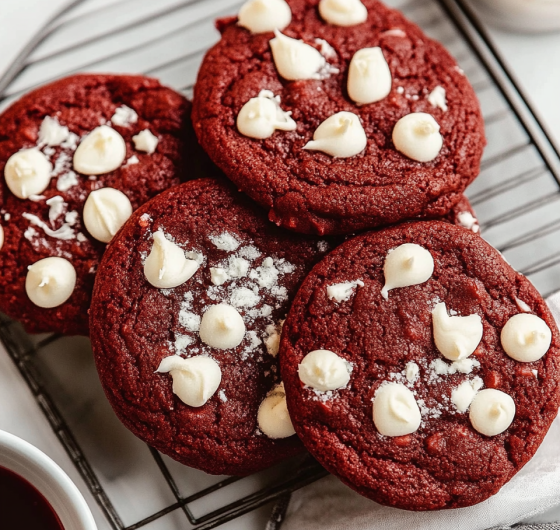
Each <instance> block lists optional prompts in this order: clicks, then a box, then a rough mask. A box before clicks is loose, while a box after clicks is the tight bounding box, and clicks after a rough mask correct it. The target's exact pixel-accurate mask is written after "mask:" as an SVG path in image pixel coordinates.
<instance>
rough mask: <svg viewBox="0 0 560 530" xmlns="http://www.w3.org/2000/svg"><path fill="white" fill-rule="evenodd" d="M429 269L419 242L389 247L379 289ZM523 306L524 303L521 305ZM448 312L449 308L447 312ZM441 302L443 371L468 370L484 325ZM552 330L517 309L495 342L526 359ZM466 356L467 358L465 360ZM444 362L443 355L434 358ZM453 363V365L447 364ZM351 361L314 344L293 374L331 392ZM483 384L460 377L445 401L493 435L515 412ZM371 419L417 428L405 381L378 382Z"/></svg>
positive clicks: (418, 278)
mask: <svg viewBox="0 0 560 530" xmlns="http://www.w3.org/2000/svg"><path fill="white" fill-rule="evenodd" d="M433 271H434V260H433V257H432V255H431V253H430V252H429V251H428V250H426V249H425V248H423V247H421V246H420V245H416V244H413V243H406V244H404V245H401V246H399V247H397V248H395V249H393V250H391V251H389V253H388V255H387V257H386V259H385V264H384V267H383V272H384V275H385V285H384V287H383V288H382V290H381V295H382V296H383V298H385V300H388V299H389V291H391V290H393V289H398V288H405V287H409V286H412V285H419V284H422V283H425V282H426V281H428V280H429V279H430V278H431V276H432V274H433ZM358 287H364V282H363V281H361V280H356V281H355V282H344V283H340V284H335V285H330V286H328V287H327V296H328V297H329V298H330V299H331V300H335V301H336V302H337V303H341V302H344V301H348V300H349V299H350V297H351V296H352V293H353V291H354V289H357V288H358ZM527 310H529V311H530V309H529V308H528V306H527ZM449 313H451V314H449ZM449 313H448V308H447V307H446V304H445V303H444V302H440V303H437V304H436V305H435V307H434V309H433V311H432V325H433V338H434V343H435V345H436V348H437V350H438V351H439V352H440V353H441V355H442V356H443V357H444V358H445V359H448V360H450V361H452V362H453V364H452V365H451V366H450V367H448V373H455V371H460V372H463V373H470V370H471V369H472V367H473V366H479V363H478V361H476V360H474V359H473V360H471V359H470V356H471V355H472V354H473V353H474V352H475V350H476V349H477V347H478V345H479V344H480V342H481V340H482V338H483V334H484V327H483V323H482V319H481V317H480V316H479V315H477V314H472V315H466V316H459V315H457V313H456V312H455V311H453V310H449ZM551 340H552V333H551V330H550V328H549V327H548V326H547V324H546V323H545V322H544V320H542V319H541V318H539V317H538V316H536V315H533V314H530V313H520V314H517V315H514V316H513V317H511V318H510V319H509V320H508V321H507V323H506V324H505V326H504V327H503V329H502V332H501V345H502V348H503V349H504V351H505V353H506V354H507V355H508V356H509V357H511V358H512V359H514V360H516V361H519V362H523V363H531V362H535V361H538V360H539V359H541V358H542V357H543V356H544V355H545V354H546V352H547V351H548V350H549V348H550V344H551ZM469 361H470V362H469ZM440 362H441V363H442V364H444V365H445V362H444V361H440ZM451 367H453V371H451V370H450V368H451ZM351 371H352V366H351V365H350V363H348V362H347V361H345V360H344V359H343V358H342V357H340V356H339V355H337V354H336V353H335V352H332V351H329V350H315V351H312V352H310V353H308V354H307V355H306V356H305V357H304V358H303V360H302V362H301V364H300V365H299V368H298V373H299V378H300V380H301V381H302V383H303V384H304V385H306V386H307V387H309V388H310V389H312V390H313V391H315V393H325V392H330V395H329V397H332V392H333V391H335V390H341V389H344V388H346V387H347V385H348V383H349V381H350V379H351ZM418 375H419V368H418V366H417V365H416V363H413V362H412V363H408V364H407V368H406V378H407V380H408V381H409V382H410V383H413V382H415V381H416V380H417V378H418ZM482 387H483V382H482V379H481V378H479V377H475V378H473V379H472V380H466V381H464V382H463V383H461V384H460V385H459V386H458V387H457V388H455V389H454V390H453V392H452V395H451V401H452V402H453V404H454V405H455V407H456V408H457V410H458V412H459V413H466V412H467V411H469V419H470V422H471V424H472V426H473V427H474V429H476V430H477V431H478V432H480V433H481V434H484V435H486V436H495V435H497V434H500V433H502V432H504V431H505V430H506V429H507V428H508V427H509V426H510V425H511V423H512V421H513V419H514V417H515V403H514V401H513V399H512V398H511V396H509V395H508V394H506V393H505V392H502V391H500V390H496V389H493V388H488V389H484V390H481V389H482ZM373 422H374V424H375V427H376V428H377V430H378V432H379V433H380V434H382V435H384V436H404V435H407V434H411V433H413V432H415V431H417V430H418V428H419V427H420V425H421V422H422V413H421V407H420V406H419V402H418V401H417V400H416V398H415V396H414V393H413V391H412V390H411V389H410V388H408V387H407V386H406V385H405V384H403V383H400V382H395V381H385V382H383V383H382V384H381V385H380V386H379V388H378V389H377V391H376V393H375V397H374V400H373Z"/></svg>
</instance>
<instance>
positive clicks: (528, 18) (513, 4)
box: [472, 0, 560, 33]
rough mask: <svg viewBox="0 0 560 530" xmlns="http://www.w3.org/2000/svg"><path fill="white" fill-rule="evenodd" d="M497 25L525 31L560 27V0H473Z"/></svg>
mask: <svg viewBox="0 0 560 530" xmlns="http://www.w3.org/2000/svg"><path fill="white" fill-rule="evenodd" d="M472 2H473V3H474V4H475V5H476V6H478V7H479V8H480V11H481V13H482V14H483V15H484V17H485V18H486V19H487V20H489V21H490V22H491V23H493V24H494V25H496V26H500V27H503V28H506V29H510V30H513V31H521V32H524V33H542V32H548V31H555V30H559V29H560V0H472Z"/></svg>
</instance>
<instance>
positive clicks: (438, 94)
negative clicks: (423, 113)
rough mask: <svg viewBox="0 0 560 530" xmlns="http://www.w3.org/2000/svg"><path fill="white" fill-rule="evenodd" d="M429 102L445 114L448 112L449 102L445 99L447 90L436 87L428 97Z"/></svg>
mask: <svg viewBox="0 0 560 530" xmlns="http://www.w3.org/2000/svg"><path fill="white" fill-rule="evenodd" d="M428 101H429V103H430V105H431V106H432V107H434V108H439V109H441V110H443V112H447V100H446V99H445V88H443V87H442V86H437V87H435V88H434V89H433V90H432V91H431V92H430V94H429V95H428Z"/></svg>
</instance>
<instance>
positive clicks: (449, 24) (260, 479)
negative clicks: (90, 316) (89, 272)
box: [0, 0, 560, 530]
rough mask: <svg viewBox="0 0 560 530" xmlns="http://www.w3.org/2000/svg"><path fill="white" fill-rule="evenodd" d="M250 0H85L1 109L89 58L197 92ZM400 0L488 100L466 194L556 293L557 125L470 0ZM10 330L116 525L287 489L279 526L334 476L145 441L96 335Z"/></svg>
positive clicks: (67, 12)
mask: <svg viewBox="0 0 560 530" xmlns="http://www.w3.org/2000/svg"><path fill="white" fill-rule="evenodd" d="M241 3H242V2H240V1H239V0H158V2H153V1H152V0H74V1H72V2H70V3H69V4H68V5H67V7H66V8H64V9H63V10H62V11H60V12H59V13H58V14H57V15H56V16H55V17H53V18H52V19H51V20H50V21H49V22H48V23H47V24H46V25H45V26H44V27H43V29H42V30H41V31H39V32H38V33H37V34H36V35H35V37H34V38H33V39H32V40H31V42H30V43H29V45H28V46H27V47H26V48H25V49H24V50H23V51H22V53H21V54H20V55H19V56H18V57H17V59H16V60H15V61H14V63H13V64H12V66H11V67H10V68H9V69H8V70H7V72H6V73H5V75H4V76H3V77H2V78H1V79H0V109H2V108H5V107H6V106H8V105H9V104H10V103H11V102H12V101H14V100H15V99H17V98H18V97H20V96H21V95H22V94H24V93H26V92H27V91H29V90H31V89H32V88H35V87H37V86H39V85H42V84H44V83H46V82H49V81H52V80H55V79H57V78H60V77H63V76H65V75H69V74H72V73H77V72H82V71H89V72H107V71H112V72H124V73H138V72H140V73H143V74H145V75H151V76H155V77H159V78H160V79H161V80H162V82H163V83H164V84H167V85H169V86H172V87H174V88H176V89H177V90H179V91H181V92H183V93H184V94H185V95H187V96H191V95H192V88H193V85H194V82H195V79H196V74H197V71H198V67H199V65H200V62H201V60H202V57H203V55H204V53H205V52H206V50H207V49H208V48H209V47H210V46H211V45H212V44H213V43H214V42H216V41H217V40H218V38H219V35H218V33H217V31H216V30H215V29H214V27H213V21H214V19H216V18H219V17H222V16H227V15H232V14H235V13H236V12H237V11H238V9H239V6H240V5H241ZM387 3H388V4H389V5H391V6H393V7H396V8H398V9H400V10H401V11H403V13H404V14H405V15H406V16H407V17H408V18H409V19H411V20H412V21H414V22H416V23H417V24H419V25H420V27H422V29H423V30H424V31H425V32H426V33H427V34H428V35H429V36H430V37H433V38H436V39H437V40H439V41H440V42H442V43H443V44H444V45H445V46H446V47H447V48H448V49H449V50H450V51H451V53H452V54H453V55H454V56H455V57H456V59H457V61H458V63H459V64H460V65H461V68H462V69H463V71H464V73H465V75H466V76H468V78H469V79H470V81H471V83H472V84H473V86H474V88H475V91H476V93H477V95H478V97H479V99H480V102H481V106H482V110H483V114H484V118H485V123H486V130H487V137H488V146H487V148H486V151H485V155H484V158H483V162H482V167H481V174H480V176H479V178H478V179H477V180H476V181H475V182H474V183H473V184H472V185H471V186H470V188H469V189H468V190H467V195H468V196H469V198H470V200H471V203H472V205H473V206H474V208H475V209H476V212H477V215H478V219H479V221H480V225H481V230H482V234H483V237H484V238H485V239H486V240H488V241H489V242H490V243H491V244H492V245H494V246H495V247H496V248H497V249H498V250H500V252H502V253H503V254H504V256H505V258H506V259H507V260H508V261H509V262H510V263H511V264H512V265H513V266H514V267H515V268H516V269H517V270H519V271H520V272H522V273H523V274H525V275H527V276H528V277H529V278H530V279H531V281H532V282H533V283H534V284H535V285H536V287H537V288H538V289H539V290H540V291H541V293H542V294H543V295H544V296H547V295H548V294H551V293H553V292H555V291H557V290H558V289H560V234H559V232H560V207H559V205H560V159H559V156H558V151H557V150H556V149H555V146H554V144H553V142H552V141H551V139H550V135H549V134H548V133H547V132H546V131H545V130H544V128H543V127H542V125H541V124H540V123H539V120H538V118H537V117H536V115H535V113H534V112H533V111H532V109H531V107H530V105H529V104H528V102H527V98H526V97H524V95H523V94H522V92H521V91H520V90H519V88H518V86H517V84H516V83H515V80H514V79H513V77H512V75H511V74H510V73H509V72H508V70H507V68H506V67H505V65H504V62H503V60H502V59H501V58H500V56H499V54H498V53H497V51H496V50H495V48H494V47H493V45H492V43H491V41H490V39H489V38H488V36H487V34H486V32H485V29H484V26H483V24H481V22H480V20H479V19H478V18H477V16H476V14H475V13H474V12H473V11H472V9H471V8H470V6H469V4H468V3H466V2H465V1H464V0H390V1H388V2H387ZM0 340H2V342H3V344H4V346H5V347H6V349H7V351H8V353H9V355H10V357H11V358H12V360H13V361H14V363H15V364H16V366H17V368H18V370H19V372H20V373H21V375H22V376H23V378H24V380H25V382H26V383H27V385H28V386H29V388H30V390H31V392H32V393H33V395H34V397H35V398H36V401H37V403H38V405H39V407H40V408H41V410H42V411H43V413H44V415H45V416H46V418H47V420H48V422H49V424H50V426H51V427H52V429H53V431H54V432H55V434H56V436H57V437H58V439H59V441H60V443H61V444H62V445H63V447H64V449H65V450H66V452H67V453H68V455H69V456H70V458H71V459H72V461H73V463H74V464H75V466H76V468H77V469H78V471H79V473H80V474H81V476H82V477H83V479H84V481H85V483H86V485H87V487H88V488H89V490H90V491H91V493H92V495H93V496H94V498H95V500H96V501H97V503H98V505H99V507H100V508H101V510H102V512H103V514H104V515H105V517H106V519H107V522H108V524H109V527H110V528H113V529H115V530H133V529H138V528H144V527H145V528H155V527H154V526H152V523H154V522H157V521H164V520H165V521H167V523H166V525H165V527H166V528H181V529H182V528H196V529H199V530H203V529H204V530H207V529H210V528H214V527H216V526H218V525H221V524H224V523H225V522H227V521H231V520H232V519H235V518H237V517H239V516H241V515H243V514H246V513H247V512H250V511H253V510H255V509H257V508H258V507H261V506H263V505H265V504H268V503H270V502H272V501H275V502H276V504H275V506H274V508H273V513H272V517H271V519H270V521H269V524H268V526H267V530H277V529H278V528H279V527H280V525H281V522H282V519H283V516H284V514H285V511H286V507H287V504H288V500H289V498H290V494H291V493H292V492H293V491H295V490H296V489H298V488H301V487H303V486H305V485H307V484H309V483H311V482H313V481H315V480H317V479H319V478H321V477H323V476H325V475H326V471H325V470H323V469H322V468H321V467H320V466H319V465H318V464H317V463H316V462H315V461H314V460H313V459H312V458H311V457H309V456H303V457H300V458H296V459H292V460H290V461H288V462H287V463H284V464H282V465H279V466H276V467H275V468H273V469H272V470H267V471H265V472H262V473H260V474H258V475H254V476H251V477H246V478H238V477H219V478H216V477H211V476H209V475H206V474H204V473H202V472H199V471H196V470H191V469H189V468H186V467H184V466H181V465H179V464H177V463H175V462H173V461H172V460H171V459H169V458H168V457H166V456H164V455H161V454H160V453H158V452H157V451H155V450H154V449H152V448H149V447H147V446H145V445H144V444H142V442H140V441H138V440H137V439H136V438H134V437H133V436H132V435H131V434H130V433H128V431H126V429H124V427H122V426H121V425H120V424H119V423H118V421H117V420H116V419H115V417H114V415H113V414H112V411H111V410H110V407H109V406H108V404H107V402H106V400H105V399H104V396H103V391H102V389H101V387H100V385H99V382H98V380H97V377H96V373H95V367H94V364H93V360H92V355H91V350H90V348H89V341H88V340H87V339H85V338H72V337H70V338H69V337H62V336H60V335H52V334H51V335H40V336H30V335H27V334H25V332H24V331H23V330H22V328H21V327H20V326H19V324H17V323H15V322H13V321H11V320H9V319H8V318H7V317H5V316H3V315H0ZM139 484H143V487H142V488H139V487H138V485H139ZM146 490H149V494H146ZM217 493H220V498H221V501H220V503H218V505H217V507H216V494H217ZM158 528H159V527H158Z"/></svg>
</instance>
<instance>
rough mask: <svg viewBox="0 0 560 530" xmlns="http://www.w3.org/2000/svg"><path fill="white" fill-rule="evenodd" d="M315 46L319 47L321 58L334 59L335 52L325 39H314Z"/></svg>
mask: <svg viewBox="0 0 560 530" xmlns="http://www.w3.org/2000/svg"><path fill="white" fill-rule="evenodd" d="M315 44H318V45H319V46H321V49H320V50H319V51H320V52H321V55H322V56H323V57H325V58H326V59H336V57H337V54H336V51H335V50H334V48H333V47H332V46H331V45H330V44H329V43H328V42H327V41H326V40H325V39H315Z"/></svg>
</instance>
